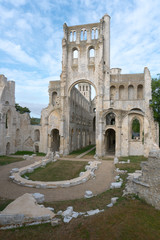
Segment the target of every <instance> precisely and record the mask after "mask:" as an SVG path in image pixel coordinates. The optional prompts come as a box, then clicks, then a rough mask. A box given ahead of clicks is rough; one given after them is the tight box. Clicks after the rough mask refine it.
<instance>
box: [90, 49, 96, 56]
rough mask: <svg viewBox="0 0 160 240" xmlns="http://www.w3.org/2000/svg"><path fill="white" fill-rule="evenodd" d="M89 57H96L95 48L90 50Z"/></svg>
mask: <svg viewBox="0 0 160 240" xmlns="http://www.w3.org/2000/svg"><path fill="white" fill-rule="evenodd" d="M89 57H90V58H93V57H95V51H94V48H90V49H89Z"/></svg>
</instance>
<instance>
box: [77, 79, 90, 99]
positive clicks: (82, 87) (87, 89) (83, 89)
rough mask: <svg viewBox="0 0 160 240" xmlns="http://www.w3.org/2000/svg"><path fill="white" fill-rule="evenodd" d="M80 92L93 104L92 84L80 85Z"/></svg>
mask: <svg viewBox="0 0 160 240" xmlns="http://www.w3.org/2000/svg"><path fill="white" fill-rule="evenodd" d="M78 90H79V91H80V93H82V95H83V96H84V97H85V98H86V99H87V100H88V102H91V85H90V84H88V83H79V84H78Z"/></svg>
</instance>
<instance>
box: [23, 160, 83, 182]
mask: <svg viewBox="0 0 160 240" xmlns="http://www.w3.org/2000/svg"><path fill="white" fill-rule="evenodd" d="M86 165H87V162H82V161H66V160H58V161H57V162H52V163H48V164H47V165H46V166H45V167H40V168H37V169H35V170H34V172H33V173H26V174H25V175H23V177H24V176H27V177H29V179H30V180H33V181H63V180H70V179H72V178H76V177H78V176H79V173H80V172H84V171H85V166H86Z"/></svg>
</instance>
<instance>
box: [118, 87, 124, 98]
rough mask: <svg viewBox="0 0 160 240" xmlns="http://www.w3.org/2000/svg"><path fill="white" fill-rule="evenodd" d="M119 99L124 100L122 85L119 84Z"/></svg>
mask: <svg viewBox="0 0 160 240" xmlns="http://www.w3.org/2000/svg"><path fill="white" fill-rule="evenodd" d="M119 99H120V100H124V86H123V85H121V86H120V87H119Z"/></svg>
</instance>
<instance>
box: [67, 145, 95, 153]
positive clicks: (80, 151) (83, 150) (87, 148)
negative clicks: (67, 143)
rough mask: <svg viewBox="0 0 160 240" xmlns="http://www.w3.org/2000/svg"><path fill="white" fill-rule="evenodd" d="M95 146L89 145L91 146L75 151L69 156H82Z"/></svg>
mask: <svg viewBox="0 0 160 240" xmlns="http://www.w3.org/2000/svg"><path fill="white" fill-rule="evenodd" d="M94 146H95V145H89V146H87V147H84V148H82V149H79V150H76V151H73V152H71V153H70V154H69V155H80V154H82V153H84V152H86V151H88V150H89V149H91V148H93V147H94Z"/></svg>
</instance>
